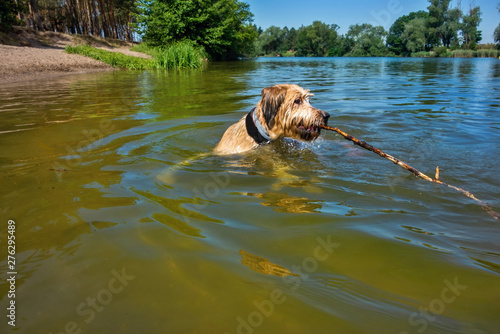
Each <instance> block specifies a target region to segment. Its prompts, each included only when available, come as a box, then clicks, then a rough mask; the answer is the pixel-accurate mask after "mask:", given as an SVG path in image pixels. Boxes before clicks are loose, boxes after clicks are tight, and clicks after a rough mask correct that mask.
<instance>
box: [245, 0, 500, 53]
mask: <svg viewBox="0 0 500 334" xmlns="http://www.w3.org/2000/svg"><path fill="white" fill-rule="evenodd" d="M450 2H451V0H429V3H430V4H429V6H428V7H427V11H423V10H421V11H418V12H412V13H410V14H408V15H403V16H401V17H400V18H398V19H397V20H396V21H395V22H394V23H393V24H392V26H391V27H390V29H389V31H386V30H385V29H384V28H383V27H381V26H373V25H371V24H366V23H365V24H355V25H351V26H350V27H349V29H348V31H347V33H346V34H345V35H340V34H338V29H339V26H338V25H336V24H330V25H329V24H326V23H323V22H321V21H315V22H313V23H312V24H311V25H309V26H302V27H300V28H299V29H295V28H291V29H288V28H287V27H284V28H280V27H276V26H272V27H269V28H268V29H266V30H265V31H258V32H259V37H258V39H257V41H256V42H255V54H256V55H258V56H263V55H281V56H289V55H296V56H301V57H303V56H316V57H324V56H354V57H363V56H373V57H379V56H409V55H410V54H411V53H416V52H420V51H430V50H433V49H436V48H438V47H445V48H446V49H451V50H455V49H470V50H474V49H475V48H476V44H477V43H478V42H479V41H481V39H482V34H481V31H480V30H478V27H479V23H480V22H481V10H480V7H479V6H475V5H473V4H471V5H470V8H469V10H468V11H466V12H463V11H462V10H461V9H460V2H459V4H458V5H457V7H450ZM499 11H500V4H499ZM496 31H498V33H497V32H496V33H495V41H496V42H497V43H500V25H499V27H498V28H497V30H496ZM497 35H498V36H497Z"/></svg>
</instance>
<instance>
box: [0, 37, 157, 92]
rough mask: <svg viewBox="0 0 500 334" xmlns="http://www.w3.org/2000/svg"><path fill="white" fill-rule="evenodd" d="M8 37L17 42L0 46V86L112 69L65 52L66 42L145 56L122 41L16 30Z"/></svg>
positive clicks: (98, 62) (89, 59) (92, 60)
mask: <svg viewBox="0 0 500 334" xmlns="http://www.w3.org/2000/svg"><path fill="white" fill-rule="evenodd" d="M12 36H13V38H12V39H11V40H10V42H11V44H18V45H17V46H16V45H0V85H9V84H12V83H18V82H22V81H27V80H36V79H38V78H48V77H54V76H60V75H66V74H75V73H88V72H95V71H111V70H114V68H113V67H112V66H110V65H107V64H105V63H103V62H100V61H97V60H94V59H91V58H88V57H84V56H80V55H74V54H68V53H66V52H65V51H64V48H65V46H66V45H68V44H69V45H76V44H81V43H82V42H84V43H87V44H91V45H92V46H96V47H99V48H103V49H106V50H109V51H114V52H122V53H125V54H129V55H134V56H140V57H148V56H147V55H145V54H141V53H137V52H132V51H129V48H130V45H129V43H125V42H120V43H121V44H122V45H118V46H116V47H113V46H110V45H108V43H106V42H105V41H103V40H98V39H91V40H90V41H89V40H83V39H82V38H79V37H75V36H71V35H66V34H60V33H53V32H47V33H42V34H37V35H34V34H30V33H26V32H24V31H18V33H17V34H13V35H12ZM96 44H97V45H96ZM19 45H23V46H19Z"/></svg>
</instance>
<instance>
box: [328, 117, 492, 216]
mask: <svg viewBox="0 0 500 334" xmlns="http://www.w3.org/2000/svg"><path fill="white" fill-rule="evenodd" d="M321 128H323V129H325V130H330V131H335V132H337V133H338V134H340V135H341V136H342V137H344V138H345V139H347V140H350V141H352V142H353V143H354V144H356V145H358V146H361V147H362V148H364V149H367V150H368V151H372V152H374V153H377V154H378V155H380V156H381V157H383V158H386V159H388V160H390V161H392V162H394V163H395V164H396V165H399V166H401V167H403V168H404V169H406V170H409V171H410V172H412V173H413V174H414V175H415V176H418V177H421V178H423V179H425V180H427V181H430V182H435V183H439V184H442V185H444V186H447V187H450V188H452V189H455V190H457V191H460V192H461V193H462V194H464V195H465V196H467V197H469V198H472V199H473V200H475V201H476V202H477V203H478V204H479V205H481V207H482V208H483V209H484V210H485V211H486V212H488V213H489V214H490V215H491V216H492V217H493V218H494V219H498V218H500V215H499V214H498V213H497V212H495V211H494V210H493V209H492V208H490V207H489V206H488V204H486V203H484V202H483V201H481V200H480V199H478V198H476V196H474V195H473V194H472V193H470V192H468V191H467V190H464V189H462V188H459V187H455V186H452V185H450V184H447V183H444V182H442V181H440V180H439V167H436V177H435V178H434V179H433V178H431V177H429V176H427V175H425V174H424V173H422V172H420V171H418V170H417V169H415V168H413V167H412V166H410V165H407V164H406V163H404V162H402V161H401V160H399V159H397V158H395V157H393V156H392V155H389V154H387V153H385V152H382V151H381V150H379V149H378V148H376V147H373V146H371V145H370V144H368V143H366V142H364V141H361V140H359V139H356V138H354V137H353V136H351V135H348V134H347V133H345V132H344V131H342V130H340V129H338V128H334V127H331V126H325V125H322V126H321Z"/></svg>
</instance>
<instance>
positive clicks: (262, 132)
mask: <svg viewBox="0 0 500 334" xmlns="http://www.w3.org/2000/svg"><path fill="white" fill-rule="evenodd" d="M245 125H246V128H247V132H248V135H249V136H250V137H252V138H253V139H254V140H255V142H256V143H257V144H262V143H266V142H270V141H271V137H270V136H269V133H267V131H266V129H264V127H263V126H262V124H260V122H259V118H258V117H257V115H256V114H255V108H253V109H252V111H250V112H249V113H248V114H247V117H246V119H245Z"/></svg>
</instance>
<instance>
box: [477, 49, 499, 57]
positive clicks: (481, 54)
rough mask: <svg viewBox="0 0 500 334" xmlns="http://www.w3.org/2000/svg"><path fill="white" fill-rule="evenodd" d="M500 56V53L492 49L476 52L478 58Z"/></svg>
mask: <svg viewBox="0 0 500 334" xmlns="http://www.w3.org/2000/svg"><path fill="white" fill-rule="evenodd" d="M499 56H500V51H498V50H492V49H483V50H477V51H476V57H484V58H485V57H493V58H498V57H499Z"/></svg>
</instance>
